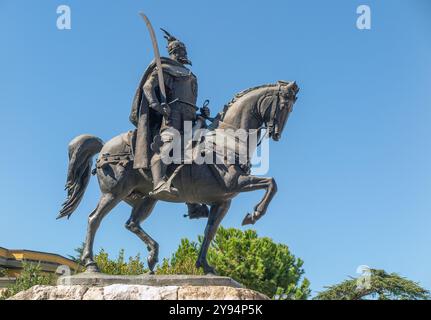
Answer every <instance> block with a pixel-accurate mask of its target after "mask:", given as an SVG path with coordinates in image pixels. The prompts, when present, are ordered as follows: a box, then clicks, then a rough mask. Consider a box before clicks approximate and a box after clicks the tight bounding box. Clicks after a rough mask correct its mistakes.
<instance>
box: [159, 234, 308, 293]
mask: <svg viewBox="0 0 431 320" xmlns="http://www.w3.org/2000/svg"><path fill="white" fill-rule="evenodd" d="M202 240H203V238H202V237H199V245H198V244H197V243H196V242H190V241H189V240H187V239H183V240H182V241H181V244H180V246H179V247H178V250H177V251H176V252H175V253H174V254H173V256H172V258H171V259H170V260H167V259H165V260H164V261H163V263H162V265H161V266H160V267H159V268H158V269H157V271H156V273H157V274H202V271H201V270H198V269H196V267H195V262H196V259H197V256H198V251H199V247H200V245H201V244H202ZM208 261H209V263H210V264H212V265H213V266H214V267H215V269H216V271H217V273H218V274H220V275H222V276H228V277H231V278H233V279H235V280H236V281H238V282H240V283H242V284H243V285H244V286H246V287H247V288H250V289H253V290H256V291H259V292H262V293H264V294H266V295H267V296H269V297H274V296H276V295H277V296H279V297H281V298H283V299H306V298H307V297H308V296H309V294H310V289H309V285H310V283H309V281H308V280H307V279H303V275H304V270H303V268H302V266H303V261H302V260H301V259H299V258H296V257H295V256H294V255H293V254H292V253H291V252H290V251H289V248H288V247H287V246H286V245H284V244H277V243H274V242H273V241H272V240H271V239H270V238H259V237H258V235H257V233H256V231H253V230H247V231H241V230H238V229H233V228H231V229H225V228H223V227H220V228H219V230H218V231H217V234H216V236H215V239H214V241H213V243H212V245H211V247H210V249H209V251H208Z"/></svg>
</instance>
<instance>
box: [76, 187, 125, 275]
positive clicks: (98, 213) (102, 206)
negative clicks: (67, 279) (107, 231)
mask: <svg viewBox="0 0 431 320" xmlns="http://www.w3.org/2000/svg"><path fill="white" fill-rule="evenodd" d="M120 201H121V199H120V198H118V197H115V196H114V195H113V194H111V193H105V194H103V195H102V197H101V198H100V200H99V203H98V204H97V207H96V209H95V210H94V211H93V212H92V213H91V214H90V216H89V217H88V227H87V237H86V240H85V244H84V250H83V252H82V258H81V259H82V261H83V262H84V264H85V267H86V269H87V270H86V271H87V272H98V271H99V270H98V268H97V265H96V263H95V262H94V259H93V244H94V238H95V236H96V232H97V229H98V228H99V226H100V222H101V221H102V219H103V218H104V217H105V216H106V215H107V214H108V213H109V211H111V210H112V209H113V208H114V207H115V206H116V205H117V204H118V203H119V202H120Z"/></svg>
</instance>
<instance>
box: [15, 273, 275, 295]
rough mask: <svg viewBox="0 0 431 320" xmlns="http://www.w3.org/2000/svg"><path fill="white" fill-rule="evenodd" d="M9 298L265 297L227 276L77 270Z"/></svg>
mask: <svg viewBox="0 0 431 320" xmlns="http://www.w3.org/2000/svg"><path fill="white" fill-rule="evenodd" d="M10 299H11V300H266V299H268V297H267V296H265V295H263V294H261V293H259V292H256V291H253V290H250V289H245V288H243V287H242V286H241V285H240V284H239V283H238V282H236V281H234V280H232V279H231V278H228V277H218V276H186V275H166V276H159V275H140V276H112V275H106V274H100V273H80V274H77V275H74V276H65V277H60V278H59V279H58V281H57V285H56V286H34V287H32V288H30V289H29V290H26V291H23V292H20V293H18V294H17V295H15V296H14V297H12V298H10Z"/></svg>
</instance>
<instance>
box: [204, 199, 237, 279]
mask: <svg viewBox="0 0 431 320" xmlns="http://www.w3.org/2000/svg"><path fill="white" fill-rule="evenodd" d="M230 203H231V200H227V201H223V202H220V203H217V204H214V205H213V206H211V210H210V214H209V216H208V222H207V226H206V228H205V235H204V240H203V242H202V246H201V250H200V252H199V257H198V260H197V261H196V267H197V268H200V267H202V268H203V269H204V272H205V274H208V273H212V274H215V271H214V268H213V267H211V266H210V265H209V264H208V261H207V253H208V248H209V246H210V244H211V241H212V240H213V239H214V236H215V234H216V232H217V229H218V227H219V225H220V222H221V221H222V220H223V218H224V216H225V215H226V213H227V211H228V210H229V207H230Z"/></svg>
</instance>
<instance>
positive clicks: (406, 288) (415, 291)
mask: <svg viewBox="0 0 431 320" xmlns="http://www.w3.org/2000/svg"><path fill="white" fill-rule="evenodd" d="M370 271H371V275H370V282H369V284H368V285H361V286H358V279H357V278H353V277H352V278H351V279H348V280H345V281H343V282H341V283H340V284H336V285H333V286H329V287H327V289H326V290H325V291H322V292H320V293H319V294H318V295H317V296H316V297H315V298H314V299H316V300H369V299H374V300H375V299H378V300H425V299H429V298H430V292H429V291H428V290H426V289H424V288H422V287H421V286H420V285H419V284H418V283H416V282H413V281H411V280H408V279H406V278H403V277H401V276H399V275H398V274H396V273H390V274H388V273H387V272H386V271H384V270H376V269H371V270H370Z"/></svg>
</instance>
